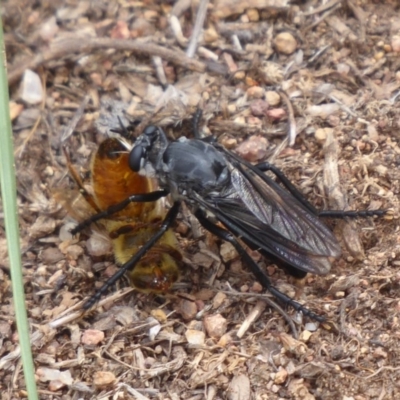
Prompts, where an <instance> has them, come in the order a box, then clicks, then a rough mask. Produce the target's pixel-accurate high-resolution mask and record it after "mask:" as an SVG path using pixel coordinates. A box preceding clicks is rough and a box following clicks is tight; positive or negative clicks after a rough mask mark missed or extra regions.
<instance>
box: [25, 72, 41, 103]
mask: <svg viewBox="0 0 400 400" xmlns="http://www.w3.org/2000/svg"><path fill="white" fill-rule="evenodd" d="M20 96H21V100H23V101H25V102H27V103H28V104H38V103H41V102H42V101H43V87H42V82H41V80H40V77H39V75H38V74H37V73H36V72H33V71H31V70H30V69H27V70H26V71H25V72H24V75H23V77H22V81H21V86H20Z"/></svg>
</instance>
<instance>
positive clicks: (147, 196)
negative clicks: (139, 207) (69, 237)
mask: <svg viewBox="0 0 400 400" xmlns="http://www.w3.org/2000/svg"><path fill="white" fill-rule="evenodd" d="M168 193H169V191H168V190H165V189H164V190H156V191H155V192H150V193H143V194H134V195H132V196H129V197H128V198H126V199H125V200H123V201H121V202H120V203H117V204H114V205H112V206H110V207H108V208H107V210H105V211H102V212H99V213H98V214H95V215H92V216H91V217H90V218H88V219H86V220H85V221H82V222H81V223H80V224H78V225H77V226H76V227H75V228H74V229H72V230H71V233H72V234H73V235H76V234H77V233H78V232H80V231H81V230H82V229H84V228H86V227H88V226H89V225H90V224H92V223H93V222H96V221H98V220H99V219H102V218H106V217H108V216H110V215H112V214H115V213H117V212H118V211H121V210H123V209H124V208H125V207H126V206H127V205H128V204H130V203H146V202H153V201H157V200H159V199H161V197H165V196H167V195H168Z"/></svg>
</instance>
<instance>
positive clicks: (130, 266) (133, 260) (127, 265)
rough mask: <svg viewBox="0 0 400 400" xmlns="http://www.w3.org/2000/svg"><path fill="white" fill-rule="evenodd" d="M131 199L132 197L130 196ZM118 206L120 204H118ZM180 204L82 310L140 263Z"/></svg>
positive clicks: (175, 215)
mask: <svg viewBox="0 0 400 400" xmlns="http://www.w3.org/2000/svg"><path fill="white" fill-rule="evenodd" d="M149 194H151V193H149ZM131 197H133V196H131ZM119 204H120V203H119ZM180 205H181V204H180V202H175V203H174V204H173V206H172V207H171V208H170V209H169V211H168V212H167V215H166V216H165V218H164V220H163V221H162V223H161V225H160V229H159V231H158V232H157V233H155V234H154V235H153V236H152V237H151V238H150V240H149V241H148V242H147V243H146V244H145V245H144V246H142V247H141V248H140V249H139V251H138V252H137V253H136V254H135V255H134V256H133V257H132V258H131V259H130V260H129V261H127V262H126V263H125V264H124V265H122V266H121V268H120V269H119V270H118V271H117V272H116V273H115V274H114V275H113V276H112V277H111V278H110V279H108V280H107V281H106V282H105V283H104V285H103V286H102V287H101V288H100V289H99V290H98V291H97V292H96V293H95V294H94V295H93V296H92V297H90V298H89V300H87V301H86V302H85V303H84V304H83V307H82V308H83V309H84V310H88V309H89V308H91V307H92V306H93V305H94V304H95V303H97V302H98V301H99V299H100V297H101V296H102V295H103V294H104V293H105V292H106V291H107V290H108V289H109V288H110V287H111V286H113V285H114V284H115V282H117V281H118V280H119V279H120V278H121V277H122V276H123V275H124V274H125V272H127V271H131V270H133V269H134V267H135V265H136V264H137V263H138V262H139V261H140V259H141V258H142V257H143V256H144V255H145V254H146V253H147V252H148V251H149V250H150V249H151V248H152V247H153V246H154V245H155V244H156V242H157V241H158V240H159V239H160V238H161V236H162V235H164V233H165V232H166V231H167V230H168V229H169V228H170V226H171V224H172V223H173V222H174V221H175V219H176V217H177V215H178V212H179V208H180Z"/></svg>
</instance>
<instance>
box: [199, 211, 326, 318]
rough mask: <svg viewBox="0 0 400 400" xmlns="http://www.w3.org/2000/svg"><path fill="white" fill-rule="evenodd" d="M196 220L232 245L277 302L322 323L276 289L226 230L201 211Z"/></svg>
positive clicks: (317, 316) (315, 315)
mask: <svg viewBox="0 0 400 400" xmlns="http://www.w3.org/2000/svg"><path fill="white" fill-rule="evenodd" d="M195 216H196V218H197V219H198V220H199V222H200V223H201V225H202V226H203V227H204V228H205V229H207V230H208V231H209V232H211V233H213V234H214V235H215V236H217V237H219V238H220V239H222V240H225V241H226V242H229V243H231V244H232V245H233V247H234V248H235V249H236V251H237V252H238V253H239V256H240V257H241V258H242V259H243V260H244V261H245V263H246V264H247V265H248V267H249V268H250V269H251V271H252V272H253V274H254V275H255V277H256V278H257V280H258V281H259V282H260V283H261V284H262V285H263V286H264V287H265V288H266V289H267V290H268V291H269V292H270V293H272V294H273V295H274V296H275V297H276V298H277V299H278V300H280V301H282V302H283V303H284V304H288V305H290V306H292V307H293V308H294V309H295V310H296V311H301V312H302V313H303V314H304V315H307V316H308V317H310V318H312V319H314V320H316V321H319V322H324V321H325V319H324V318H323V317H321V316H319V315H317V314H315V313H313V312H312V311H310V310H308V309H307V308H306V307H304V306H302V305H301V304H300V303H298V302H297V301H295V300H293V299H292V298H290V297H289V296H286V295H285V294H284V293H282V292H281V291H279V290H278V289H276V288H275V287H274V286H273V285H272V283H271V281H270V279H269V278H268V276H267V275H266V273H265V272H264V270H263V269H262V268H260V266H259V265H258V264H257V263H256V262H255V261H254V260H253V259H252V258H251V257H250V256H249V254H248V253H247V251H246V250H245V249H244V248H243V246H242V245H241V244H240V243H239V242H238V241H237V239H236V238H235V237H234V236H233V235H232V234H231V233H230V232H229V231H227V230H225V229H222V228H220V227H219V226H217V225H215V224H214V223H213V222H211V221H210V220H209V219H208V218H207V217H206V216H205V215H204V212H203V211H202V210H200V209H199V210H197V211H196V213H195Z"/></svg>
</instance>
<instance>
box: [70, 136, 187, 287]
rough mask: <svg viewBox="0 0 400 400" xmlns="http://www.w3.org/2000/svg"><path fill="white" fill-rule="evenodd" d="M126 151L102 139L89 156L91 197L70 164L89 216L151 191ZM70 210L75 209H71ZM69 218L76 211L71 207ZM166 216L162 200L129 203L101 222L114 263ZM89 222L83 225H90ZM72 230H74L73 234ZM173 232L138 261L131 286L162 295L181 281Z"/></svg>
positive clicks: (125, 256)
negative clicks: (109, 240)
mask: <svg viewBox="0 0 400 400" xmlns="http://www.w3.org/2000/svg"><path fill="white" fill-rule="evenodd" d="M128 157H129V152H128V150H127V148H126V146H125V145H124V142H123V141H120V140H118V139H116V138H108V139H106V140H104V141H103V142H102V143H101V144H100V146H99V147H98V149H97V151H96V153H95V154H94V156H93V157H92V162H91V187H92V191H93V195H91V194H89V193H88V192H87V191H86V189H85V188H84V186H83V183H82V182H81V179H80V177H79V176H78V174H77V172H76V171H75V170H74V169H73V168H72V166H71V164H70V162H69V169H70V173H71V175H72V176H73V178H74V180H75V181H76V182H77V184H78V186H79V187H80V191H81V193H82V195H83V196H84V197H85V199H86V202H87V204H88V205H90V215H94V214H96V215H99V214H100V215H101V214H104V212H105V210H108V209H109V208H110V207H112V206H113V205H114V204H117V203H120V202H121V201H123V200H125V199H126V198H127V197H128V196H129V195H132V194H134V193H149V192H151V191H154V190H155V188H156V185H155V183H154V180H152V179H149V178H146V177H144V176H140V175H139V174H137V173H136V172H134V171H133V170H132V169H131V168H130V167H129V164H128ZM72 208H74V207H72ZM71 213H72V214H74V213H75V214H76V213H77V210H76V209H75V210H74V209H72V210H71ZM164 216H165V207H164V205H163V202H160V201H155V202H153V203H130V204H127V205H126V207H125V208H123V209H121V210H120V211H118V212H116V213H114V214H112V215H111V214H108V215H107V217H106V218H104V219H103V220H102V221H101V224H102V226H103V227H104V228H105V230H106V231H107V232H108V234H109V237H110V239H111V241H112V245H113V251H114V255H115V259H116V262H117V263H118V264H119V265H123V264H125V263H126V262H127V261H128V260H130V259H131V258H132V257H133V256H134V254H135V253H136V252H137V251H138V249H139V248H140V247H141V246H143V245H144V244H146V243H147V242H148V241H149V240H150V239H151V238H152V237H153V235H154V234H155V233H157V232H158V230H159V226H160V223H161V221H162V220H163V218H164ZM90 222H91V218H88V219H87V220H86V221H84V222H83V224H81V225H80V226H81V227H84V226H87V225H89V223H90ZM74 231H75V230H73V232H74ZM178 248H179V246H178V243H177V240H176V238H175V235H174V233H173V232H172V231H171V230H167V231H166V232H165V235H164V236H163V237H162V238H161V239H160V240H159V241H158V243H157V244H156V245H155V246H153V247H152V248H151V250H149V251H148V252H147V254H146V255H145V256H143V257H141V259H140V261H139V262H138V263H137V264H136V266H135V268H134V269H132V270H131V271H130V273H129V277H130V280H131V283H132V285H133V286H134V287H135V288H136V289H138V290H139V291H142V292H153V293H165V292H167V291H168V290H169V288H170V287H171V286H172V284H173V283H174V282H176V280H177V279H178V277H179V265H180V262H181V260H182V256H181V253H180V251H179V250H178Z"/></svg>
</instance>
